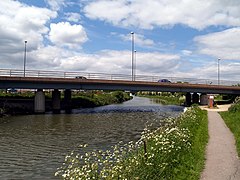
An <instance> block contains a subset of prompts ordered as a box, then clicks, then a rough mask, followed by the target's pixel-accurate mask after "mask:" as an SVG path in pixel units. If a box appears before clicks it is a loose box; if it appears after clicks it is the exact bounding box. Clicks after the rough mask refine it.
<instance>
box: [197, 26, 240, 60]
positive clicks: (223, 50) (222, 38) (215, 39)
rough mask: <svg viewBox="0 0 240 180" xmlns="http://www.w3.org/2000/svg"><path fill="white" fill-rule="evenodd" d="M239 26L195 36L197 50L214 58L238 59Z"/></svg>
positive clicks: (239, 43) (239, 53)
mask: <svg viewBox="0 0 240 180" xmlns="http://www.w3.org/2000/svg"><path fill="white" fill-rule="evenodd" d="M239 37H240V28H239V27H237V28H231V29H228V30H225V31H221V32H216V33H211V34H207V35H202V36H198V37H196V38H195V39H194V40H195V42H196V43H197V45H198V48H199V52H200V53H202V54H206V55H210V56H213V57H215V58H221V59H232V60H240V41H239Z"/></svg>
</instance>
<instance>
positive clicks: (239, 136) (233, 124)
mask: <svg viewBox="0 0 240 180" xmlns="http://www.w3.org/2000/svg"><path fill="white" fill-rule="evenodd" d="M220 115H221V116H222V118H223V119H224V121H225V123H226V125H227V126H228V127H229V129H230V130H231V131H232V133H233V135H234V137H235V141H236V147H237V152H238V156H239V157H240V103H238V104H234V105H232V106H231V107H230V108H229V111H226V112H220Z"/></svg>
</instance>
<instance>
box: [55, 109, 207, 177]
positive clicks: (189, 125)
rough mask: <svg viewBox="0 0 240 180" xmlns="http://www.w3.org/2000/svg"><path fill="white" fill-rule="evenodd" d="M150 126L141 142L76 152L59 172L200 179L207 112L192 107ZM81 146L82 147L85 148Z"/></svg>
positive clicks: (99, 175) (103, 175)
mask: <svg viewBox="0 0 240 180" xmlns="http://www.w3.org/2000/svg"><path fill="white" fill-rule="evenodd" d="M160 124H161V126H160V127H158V128H156V127H151V125H150V126H148V127H146V128H145V129H144V131H143V132H142V136H141V138H140V140H139V141H137V142H129V143H127V144H123V143H121V142H120V143H119V144H118V145H116V146H113V147H112V149H111V150H106V151H101V150H99V151H93V152H90V153H86V154H85V155H79V154H77V153H75V152H72V153H71V155H69V156H66V158H65V163H64V164H63V166H62V167H61V168H59V169H58V171H57V172H56V173H55V176H58V177H61V178H62V179H143V180H145V179H157V180H158V179H198V178H199V174H200V172H201V170H202V168H203V165H204V150H205V146H206V143H207V139H208V134H207V115H206V112H204V111H201V110H200V109H199V108H197V107H194V108H189V109H188V110H187V111H186V112H185V113H183V114H182V115H181V116H179V117H177V118H167V119H165V120H164V122H162V121H161V123H160ZM84 147H85V146H81V147H80V148H84Z"/></svg>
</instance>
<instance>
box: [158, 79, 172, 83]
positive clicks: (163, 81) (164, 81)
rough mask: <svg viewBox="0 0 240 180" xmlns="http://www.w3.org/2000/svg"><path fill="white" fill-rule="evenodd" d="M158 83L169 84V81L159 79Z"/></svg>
mask: <svg viewBox="0 0 240 180" xmlns="http://www.w3.org/2000/svg"><path fill="white" fill-rule="evenodd" d="M158 82H162V83H171V81H169V80H168V79H160V80H158Z"/></svg>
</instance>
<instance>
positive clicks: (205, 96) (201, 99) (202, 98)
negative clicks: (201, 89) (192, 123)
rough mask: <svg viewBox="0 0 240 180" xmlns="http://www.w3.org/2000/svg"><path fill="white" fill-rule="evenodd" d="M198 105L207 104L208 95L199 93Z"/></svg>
mask: <svg viewBox="0 0 240 180" xmlns="http://www.w3.org/2000/svg"><path fill="white" fill-rule="evenodd" d="M200 105H208V95H207V94H206V93H202V94H201V96H200Z"/></svg>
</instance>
